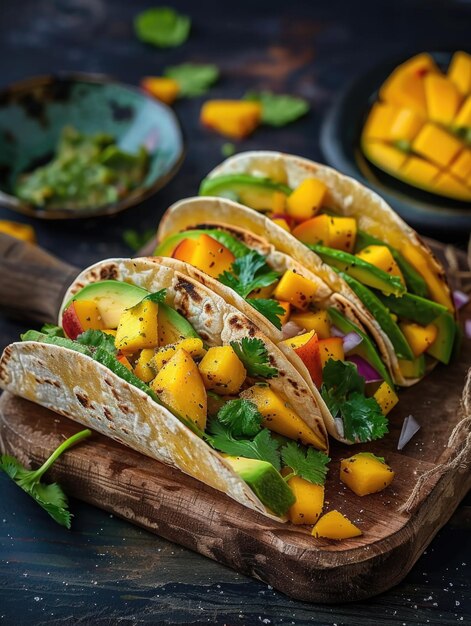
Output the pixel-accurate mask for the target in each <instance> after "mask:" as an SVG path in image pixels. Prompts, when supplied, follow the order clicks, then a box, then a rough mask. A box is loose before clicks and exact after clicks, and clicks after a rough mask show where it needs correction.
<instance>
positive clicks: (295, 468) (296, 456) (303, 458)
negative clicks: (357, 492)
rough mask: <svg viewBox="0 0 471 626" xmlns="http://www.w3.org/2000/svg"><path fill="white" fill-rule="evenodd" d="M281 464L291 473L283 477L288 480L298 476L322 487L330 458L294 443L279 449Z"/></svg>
mask: <svg viewBox="0 0 471 626" xmlns="http://www.w3.org/2000/svg"><path fill="white" fill-rule="evenodd" d="M281 459H282V461H283V464H284V465H285V466H287V467H289V468H290V469H291V473H290V474H289V475H288V476H286V477H285V480H289V479H290V478H291V477H292V476H300V477H301V478H304V479H305V480H308V481H309V482H310V483H313V484H314V485H323V484H324V483H325V479H326V476H327V470H328V468H327V463H329V461H330V458H329V457H328V456H327V454H324V453H323V452H320V451H319V450H314V448H305V447H304V446H298V444H296V443H295V442H294V441H291V442H290V443H287V444H286V445H285V446H283V447H282V448H281Z"/></svg>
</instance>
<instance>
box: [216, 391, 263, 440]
mask: <svg viewBox="0 0 471 626" xmlns="http://www.w3.org/2000/svg"><path fill="white" fill-rule="evenodd" d="M217 418H218V421H219V422H221V424H223V425H224V426H227V427H229V428H230V429H231V432H232V434H233V435H235V436H236V437H254V436H255V435H257V434H258V433H259V432H260V431H261V429H262V419H263V417H262V415H261V413H260V412H259V410H258V409H257V406H256V405H255V404H254V403H253V402H250V400H245V399H237V400H229V402H226V403H225V404H224V405H223V406H222V407H221V408H220V409H219V411H218V414H217Z"/></svg>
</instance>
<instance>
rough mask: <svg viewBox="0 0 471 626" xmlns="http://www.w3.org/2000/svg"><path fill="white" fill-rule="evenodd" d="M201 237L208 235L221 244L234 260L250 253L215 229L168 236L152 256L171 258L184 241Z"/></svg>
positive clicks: (236, 241) (233, 239)
mask: <svg viewBox="0 0 471 626" xmlns="http://www.w3.org/2000/svg"><path fill="white" fill-rule="evenodd" d="M201 235H208V236H209V237H212V238H213V239H215V240H216V241H218V242H219V243H221V244H222V245H223V246H225V247H226V248H227V249H228V250H230V252H232V254H233V255H234V256H235V257H236V259H239V258H240V257H243V256H245V255H246V254H248V253H249V252H250V249H249V248H247V246H246V245H244V244H243V243H242V242H241V241H239V240H238V239H236V238H235V237H233V236H232V235H230V234H229V233H226V232H225V231H224V230H218V229H217V228H208V229H203V228H197V229H191V230H185V231H183V232H181V233H175V234H173V235H170V237H167V239H165V241H162V242H161V243H160V244H159V245H158V246H157V248H156V249H155V250H154V256H172V254H173V252H174V251H175V248H176V247H177V246H178V244H179V243H181V242H182V241H183V240H184V239H198V237H200V236H201Z"/></svg>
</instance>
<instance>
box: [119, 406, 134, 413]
mask: <svg viewBox="0 0 471 626" xmlns="http://www.w3.org/2000/svg"><path fill="white" fill-rule="evenodd" d="M118 406H119V409H120V410H121V411H122V412H123V413H130V412H131V409H130V408H129V407H128V406H127V405H126V404H119V405H118Z"/></svg>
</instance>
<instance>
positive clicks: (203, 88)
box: [164, 63, 219, 98]
mask: <svg viewBox="0 0 471 626" xmlns="http://www.w3.org/2000/svg"><path fill="white" fill-rule="evenodd" d="M164 76H166V77H167V78H173V80H175V81H176V82H177V83H178V86H179V92H178V96H179V97H180V98H194V97H195V96H202V95H203V94H204V93H206V92H207V91H208V89H209V88H210V87H211V85H213V84H214V83H215V82H216V81H217V79H218V78H219V70H218V68H217V66H216V65H200V64H197V63H183V64H182V65H173V66H172V67H167V68H166V69H165V70H164Z"/></svg>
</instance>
